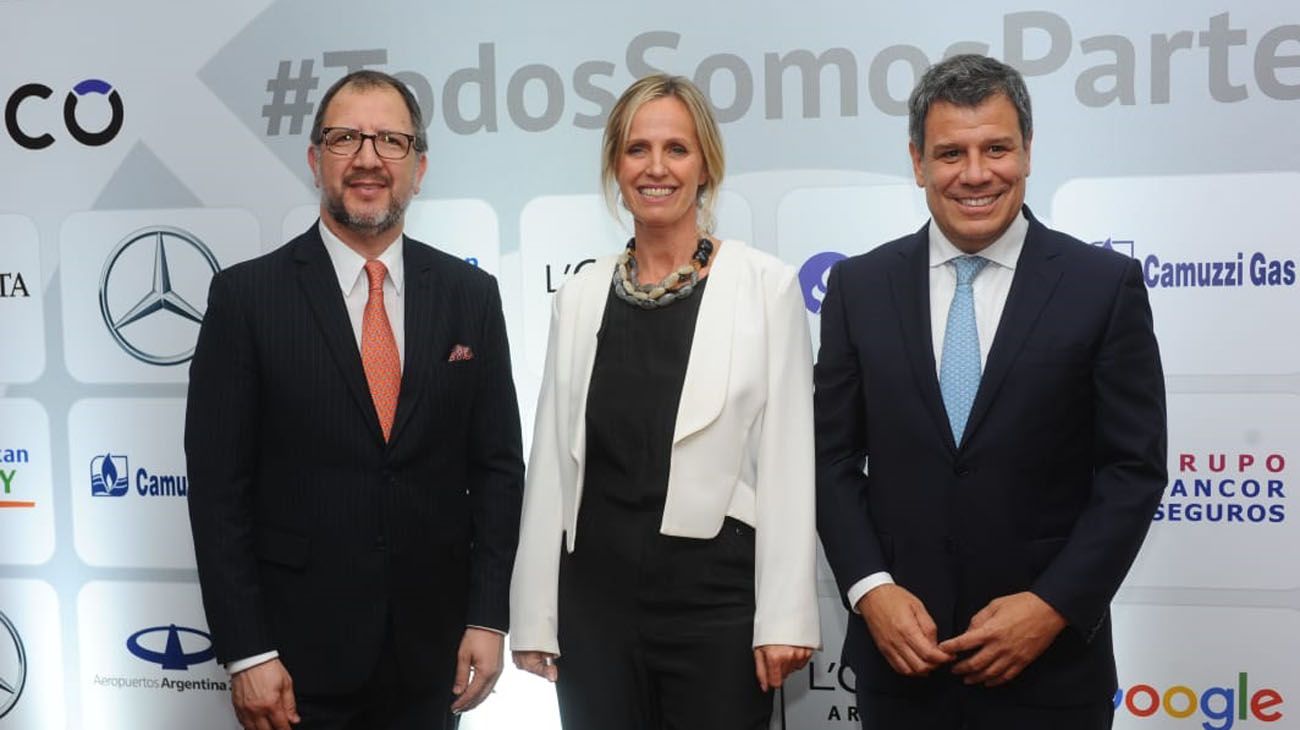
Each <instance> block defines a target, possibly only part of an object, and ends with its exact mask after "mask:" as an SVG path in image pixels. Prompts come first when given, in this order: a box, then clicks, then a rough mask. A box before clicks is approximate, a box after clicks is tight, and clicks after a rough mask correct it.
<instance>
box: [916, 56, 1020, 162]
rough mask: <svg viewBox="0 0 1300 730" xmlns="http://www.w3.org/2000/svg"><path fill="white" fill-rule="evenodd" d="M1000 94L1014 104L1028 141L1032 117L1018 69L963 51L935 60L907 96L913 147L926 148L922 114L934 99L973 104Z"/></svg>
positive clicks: (970, 105)
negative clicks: (938, 60)
mask: <svg viewBox="0 0 1300 730" xmlns="http://www.w3.org/2000/svg"><path fill="white" fill-rule="evenodd" d="M997 94H1002V95H1003V96H1005V97H1007V100H1008V101H1010V102H1011V105H1012V106H1014V107H1015V108H1016V116H1018V117H1019V118H1020V136H1021V137H1022V138H1023V141H1024V142H1025V143H1026V144H1028V143H1029V141H1030V140H1031V139H1033V136H1034V117H1033V113H1032V112H1031V110H1030V107H1029V90H1028V89H1027V88H1025V79H1024V77H1023V76H1021V75H1020V72H1019V71H1017V70H1015V69H1014V68H1012V67H1010V66H1008V65H1007V64H1005V63H1002V62H1001V61H999V60H997V59H995V58H989V57H988V56H980V55H976V54H972V53H964V54H961V55H958V56H953V57H951V58H945V59H944V60H942V61H940V62H939V63H936V64H934V65H933V66H931V67H930V68H929V69H928V70H926V72H925V74H923V75H922V76H921V80H920V81H918V82H917V83H916V88H915V89H912V95H911V96H910V97H908V99H907V133H908V136H909V137H910V138H911V141H912V144H913V145H914V146H915V147H916V149H918V150H921V151H924V150H925V117H926V115H927V114H929V113H930V106H931V105H932V104H934V103H935V102H936V101H946V102H948V103H949V104H954V105H956V106H960V107H968V108H969V107H975V106H979V105H980V104H982V103H984V101H985V100H987V99H988V98H989V97H991V96H994V95H997Z"/></svg>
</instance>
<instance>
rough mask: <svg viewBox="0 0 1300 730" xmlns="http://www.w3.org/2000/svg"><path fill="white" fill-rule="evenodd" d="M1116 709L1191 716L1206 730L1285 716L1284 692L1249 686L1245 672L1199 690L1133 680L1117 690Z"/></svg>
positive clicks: (1179, 717) (1138, 713)
mask: <svg viewBox="0 0 1300 730" xmlns="http://www.w3.org/2000/svg"><path fill="white" fill-rule="evenodd" d="M1113 701H1114V703H1115V713H1116V714H1117V715H1121V716H1122V715H1125V714H1127V715H1132V716H1133V717H1142V718H1146V717H1152V716H1160V717H1172V718H1174V719H1176V720H1189V721H1191V722H1196V723H1198V725H1193V726H1192V727H1197V726H1199V727H1201V728H1204V730H1231V728H1233V727H1236V725H1237V722H1238V721H1240V722H1241V723H1243V724H1245V723H1248V722H1251V721H1255V722H1267V723H1273V722H1277V721H1279V720H1281V719H1282V718H1283V717H1285V714H1284V713H1283V711H1282V704H1283V703H1284V702H1285V699H1284V698H1283V697H1282V693H1281V692H1278V691H1277V690H1276V689H1273V688H1271V687H1264V688H1260V689H1255V688H1252V687H1251V686H1250V676H1249V674H1248V673H1246V672H1239V673H1238V674H1237V683H1236V685H1235V686H1233V685H1227V684H1225V685H1222V686H1218V687H1206V688H1205V689H1202V690H1200V691H1199V692H1198V691H1197V690H1195V689H1193V688H1192V687H1189V686H1188V685H1185V684H1175V685H1173V686H1171V687H1168V688H1167V689H1161V688H1159V687H1156V686H1155V685H1151V684H1134V685H1132V686H1130V687H1120V688H1119V689H1118V690H1116V691H1115V697H1114V700H1113Z"/></svg>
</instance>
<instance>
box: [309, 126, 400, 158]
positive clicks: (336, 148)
mask: <svg viewBox="0 0 1300 730" xmlns="http://www.w3.org/2000/svg"><path fill="white" fill-rule="evenodd" d="M366 140H370V141H371V143H373V144H374V146H375V154H376V155H379V156H380V157H381V158H383V159H385V160H400V159H402V158H404V157H406V156H407V155H409V154H410V153H411V147H412V146H414V144H415V135H413V134H407V133H406V132H386V131H382V130H381V131H379V132H376V133H374V134H366V133H364V132H362V131H361V130H359V129H349V128H347V127H326V128H324V129H322V130H321V144H323V145H325V149H327V150H329V151H330V152H332V153H334V154H336V155H338V156H340V157H351V156H352V155H355V154H356V153H358V152H360V151H361V145H362V144H364V143H365V141H366Z"/></svg>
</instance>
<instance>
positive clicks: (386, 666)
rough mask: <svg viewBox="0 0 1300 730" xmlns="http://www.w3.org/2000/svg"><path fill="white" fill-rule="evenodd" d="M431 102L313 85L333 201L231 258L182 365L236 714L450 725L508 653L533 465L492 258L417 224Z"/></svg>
mask: <svg viewBox="0 0 1300 730" xmlns="http://www.w3.org/2000/svg"><path fill="white" fill-rule="evenodd" d="M426 147H427V144H426V141H425V133H424V125H423V124H422V123H421V119H420V109H419V106H418V105H417V104H416V101H415V98H414V97H413V96H412V95H411V92H410V90H409V89H407V88H406V86H405V85H403V84H402V83H401V82H400V81H398V80H397V79H395V78H393V77H392V76H388V75H386V74H381V73H378V72H374V71H360V72H356V73H353V74H349V75H348V76H346V77H344V78H343V79H341V80H340V81H339V82H338V83H336V84H335V85H334V86H333V87H331V88H330V89H329V90H328V91H327V92H326V93H325V95H324V97H323V98H322V99H321V101H320V106H319V107H318V109H317V113H316V119H315V123H314V125H313V127H312V132H311V146H310V147H309V148H308V150H307V161H308V164H309V165H310V166H311V169H312V173H313V175H314V177H315V181H316V186H317V187H318V188H320V190H321V206H320V221H319V222H318V223H317V224H316V225H314V226H312V227H311V228H310V229H308V230H307V231H306V232H305V233H303V234H302V235H300V236H298V237H297V238H295V239H294V240H292V241H290V242H289V243H288V244H286V245H285V246H283V247H281V248H279V249H277V250H276V251H273V252H271V253H269V254H267V255H265V256H262V257H260V258H257V259H254V260H252V261H247V262H244V263H241V264H238V265H235V266H232V267H230V268H229V269H227V270H225V271H222V272H221V273H220V274H218V275H217V276H216V277H215V278H214V279H213V281H212V286H211V291H210V293H209V303H208V309H207V312H206V314H205V316H204V320H203V327H202V330H201V332H200V334H199V341H198V345H197V348H196V350H195V354H194V361H193V363H192V365H191V367H190V389H189V401H188V409H187V413H186V425H185V453H186V458H187V462H188V469H189V478H190V493H189V502H190V522H191V525H192V528H193V532H194V547H195V553H196V557H197V559H198V569H199V582H200V583H201V586H202V589H203V603H204V608H205V611H206V613H207V618H208V625H209V627H210V628H211V631H212V639H213V646H214V649H215V651H216V654H217V658H218V660H220V661H221V662H223V663H225V664H226V666H227V668H228V669H229V670H230V672H231V674H232V680H231V689H232V700H233V702H234V706H235V713H236V716H237V717H238V719H239V722H240V724H241V725H243V726H244V727H245V728H249V729H250V730H251V729H254V728H256V729H257V730H270V729H271V728H274V729H275V730H287V729H288V728H289V727H290V725H296V726H297V727H299V728H300V729H301V728H309V729H312V730H317V729H322V728H330V729H333V728H357V729H363V728H364V729H365V730H374V729H379V728H391V729H397V728H421V729H425V728H443V727H450V726H453V725H454V724H455V719H454V714H455V713H459V712H461V711H464V710H468V709H470V708H472V707H474V706H475V705H477V704H478V703H479V702H481V701H482V700H483V699H484V698H485V697H486V696H487V694H488V692H490V691H491V688H492V685H493V684H494V683H495V681H496V678H497V676H498V675H499V673H500V671H501V667H502V642H503V638H504V633H505V631H506V629H507V621H508V616H509V607H508V595H509V593H508V591H509V581H510V573H511V569H512V566H513V563H514V556H515V547H516V545H517V543H518V530H519V510H520V500H521V495H522V488H523V461H522V456H521V448H520V436H519V414H518V406H517V404H516V401H515V391H514V386H513V381H512V376H511V369H510V353H509V349H508V345H507V343H506V333H505V323H504V320H503V317H502V312H501V300H500V297H499V295H498V293H497V286H496V281H495V280H494V279H493V278H492V277H491V276H489V275H487V274H486V273H483V272H482V271H479V270H478V269H476V268H475V267H473V266H470V265H468V264H466V263H465V262H464V261H461V260H459V259H457V258H455V257H453V256H449V255H447V254H444V253H442V252H439V251H436V250H434V249H432V248H430V247H428V246H425V245H424V244H422V243H419V242H418V241H415V240H412V239H410V238H407V237H405V236H403V234H402V226H403V222H404V215H405V210H406V206H407V204H408V203H409V202H410V201H411V198H412V197H413V196H414V195H415V194H416V193H417V192H419V185H420V181H421V179H422V178H423V175H424V172H425V168H426V167H427V165H428V160H427V157H426V155H425V150H426Z"/></svg>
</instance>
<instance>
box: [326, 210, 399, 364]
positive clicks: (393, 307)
mask: <svg viewBox="0 0 1300 730" xmlns="http://www.w3.org/2000/svg"><path fill="white" fill-rule="evenodd" d="M317 225H318V226H319V227H320V238H321V240H322V241H324V242H325V250H326V251H327V252H328V253H329V255H330V263H332V264H334V273H335V274H337V275H338V277H339V288H340V289H342V290H343V304H344V305H345V306H347V309H348V320H349V321H351V322H352V334H353V335H354V336H355V337H356V341H357V352H360V351H361V320H362V319H363V318H364V317H365V313H366V302H367V301H368V300H369V299H370V278H369V277H367V276H366V260H367V259H366V257H364V256H362V255H361V254H359V253H357V252H356V251H354V250H352V248H350V247H349V246H348V245H347V244H346V243H344V242H343V241H341V240H339V237H338V236H335V235H334V233H333V232H332V231H330V229H329V228H328V227H326V225H325V223H324V222H321V223H319V224H317ZM401 240H402V234H401V233H400V232H399V233H398V234H397V238H395V239H393V243H390V244H389V245H388V248H386V249H384V252H383V253H381V254H379V256H378V257H376V258H377V259H378V260H379V261H380V262H381V263H383V265H384V266H385V267H387V268H388V275H387V276H385V277H384V311H385V312H387V313H388V324H389V325H390V326H391V327H392V328H393V339H394V340H396V341H397V356H398V358H399V360H400V361H401V363H402V364H403V365H405V364H406V327H405V326H404V325H405V323H406V307H405V305H404V304H403V300H402V292H403V291H404V288H403V281H404V279H405V276H404V274H405V273H406V269H405V265H404V264H403V259H402V247H401V245H400V243H401ZM394 244H398V245H394Z"/></svg>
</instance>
